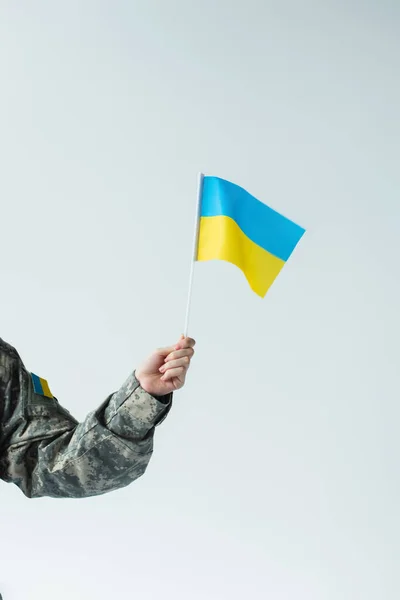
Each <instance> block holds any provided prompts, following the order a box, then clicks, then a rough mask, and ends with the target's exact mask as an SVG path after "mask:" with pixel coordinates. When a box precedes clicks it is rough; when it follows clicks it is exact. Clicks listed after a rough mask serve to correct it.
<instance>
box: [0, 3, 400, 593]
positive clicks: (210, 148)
mask: <svg viewBox="0 0 400 600" xmlns="http://www.w3.org/2000/svg"><path fill="white" fill-rule="evenodd" d="M399 13H400V7H399V4H398V2H395V1H389V0H381V1H380V2H378V1H375V2H373V1H363V2H360V1H353V2H344V1H338V0H336V1H327V0H324V1H321V2H311V1H308V0H305V1H303V2H296V1H295V0H292V1H289V0H288V1H279V2H277V1H276V2H269V1H267V0H264V1H261V0H260V1H256V0H247V1H246V2H240V1H228V0H215V1H212V0H203V1H202V2H197V3H195V2H184V1H183V0H176V1H165V0H164V1H163V0H158V1H157V0H146V1H145V0H143V1H131V2H129V1H128V0H125V1H123V0H118V1H117V0H114V1H113V2H105V1H101V0H98V1H91V0H85V1H82V0H69V2H54V1H50V0H48V1H43V0H40V1H36V2H28V1H27V0H25V1H22V0H21V1H19V2H11V1H6V0H4V1H3V2H1V4H0V76H1V90H0V91H1V93H0V161H1V162H0V164H1V177H0V198H1V224H2V227H1V248H2V250H1V263H0V275H1V336H2V337H3V338H4V339H6V340H8V341H9V342H11V343H13V344H14V345H16V346H17V348H18V349H19V351H20V353H21V354H22V356H23V358H24V361H25V363H26V364H27V366H28V367H29V368H30V369H31V370H32V371H34V372H36V373H38V374H39V375H40V376H42V377H45V378H46V379H48V381H49V383H50V386H51V388H52V390H53V392H54V393H55V394H56V395H57V396H58V398H59V399H60V401H62V402H63V403H64V404H65V405H66V406H67V407H68V408H69V409H70V410H71V412H73V413H74V414H75V415H76V416H77V417H78V418H83V417H84V416H85V415H86V413H87V412H88V411H89V410H92V409H94V408H95V407H97V405H98V404H99V403H100V402H102V401H103V399H104V398H105V397H106V396H107V395H108V394H109V393H110V392H111V391H113V390H114V389H116V388H118V387H119V385H120V384H121V383H122V382H123V381H124V379H125V377H126V376H127V375H128V374H129V372H130V371H131V369H133V368H134V367H135V366H136V365H137V363H138V361H139V360H141V359H142V358H143V357H144V356H146V354H147V353H148V352H149V351H151V350H152V349H153V347H156V346H159V345H164V344H169V343H171V342H173V341H175V339H176V338H177V336H178V335H179V334H180V333H181V329H182V328H183V322H184V316H185V314H184V313H185V306H186V293H187V281H188V271H189V262H190V252H191V243H192V229H193V211H194V204H195V194H196V177H197V172H198V170H203V171H204V172H205V173H208V174H213V175H218V176H221V177H225V178H227V179H230V180H232V181H234V182H236V183H238V184H239V185H242V186H244V187H246V188H247V189H248V190H249V191H250V192H251V193H253V194H254V195H256V196H257V197H259V198H260V199H262V200H263V201H265V202H266V203H268V204H270V205H271V206H273V207H274V208H276V209H277V210H280V211H281V212H283V213H284V214H285V215H287V216H289V217H291V218H292V219H294V220H296V221H297V222H299V223H300V224H301V225H303V226H305V227H306V228H307V229H308V232H307V235H306V236H305V237H304V238H303V240H302V242H301V244H300V245H299V247H298V250H297V251H296V253H295V255H294V256H293V258H292V259H291V261H290V263H289V264H288V265H287V266H286V267H285V269H284V271H283V272H282V274H281V276H280V277H279V279H278V281H277V282H276V284H275V285H274V287H273V288H272V290H271V291H270V293H269V294H268V296H267V297H266V298H265V300H260V299H258V298H257V296H255V295H254V294H253V293H252V292H251V291H250V290H249V288H248V287H247V284H246V282H245V280H244V278H243V276H242V275H241V273H240V272H239V271H238V270H237V269H235V268H234V267H233V266H230V265H228V264H223V263H210V264H200V265H196V273H195V286H194V296H193V312H192V319H191V326H190V333H191V334H192V335H193V336H195V337H196V338H197V340H198V353H197V356H196V360H195V363H194V365H193V368H192V370H191V372H190V378H189V379H188V383H187V387H186V388H185V390H184V391H182V392H181V393H180V394H179V395H177V396H176V401H175V407H174V410H173V412H172V413H171V415H170V417H169V418H168V420H167V421H166V422H165V423H164V424H163V426H162V428H160V429H159V430H158V432H157V438H156V447H155V454H154V458H153V461H152V463H151V466H150V467H149V470H148V472H147V474H146V476H145V477H144V478H143V479H141V480H140V481H139V482H138V483H137V484H134V485H133V486H132V487H130V488H127V489H125V490H121V491H120V492H117V493H114V494H111V495H108V496H104V497H99V498H94V499H88V500H82V501H54V500H50V499H43V500H37V501H28V500H26V499H25V498H24V497H23V496H22V494H21V493H20V492H19V491H18V490H17V489H16V488H14V487H13V486H5V485H2V486H1V508H2V510H1V519H0V526H1V530H0V531H1V533H0V538H1V549H0V553H1V563H0V564H1V572H0V590H1V592H2V594H3V596H4V600H20V599H21V600H22V599H23V600H39V599H40V600H47V599H49V600H50V599H52V598H57V600H64V599H67V598H74V600H80V599H81V598H82V599H90V598H96V600H103V599H104V600H105V599H106V598H110V597H112V598H140V599H141V600H150V599H158V598H162V599H169V598H174V599H176V600H177V599H185V600H186V599H190V600H198V599H207V600H214V599H218V600H219V599H228V598H229V599H230V600H232V599H236V598H238V599H239V598H243V597H247V598H257V599H259V598H260V599H264V598H273V599H274V600H299V599H300V598H304V599H306V600H322V599H323V600H333V599H335V600H336V599H338V598H340V600H348V599H349V600H350V599H351V600H354V599H355V598H362V599H363V600H370V599H374V600H375V599H377V598H379V599H381V598H382V599H385V600H392V599H393V600H394V599H397V598H398V597H399V594H400V577H399V559H400V541H399V534H400V522H399V479H398V477H399V466H398V465H399V454H400V443H399V436H398V427H399V416H400V414H399V413H400V411H399V407H398V399H399V389H400V385H399V384H400V380H399V369H398V366H399V333H400V330H399V329H400V327H399V323H400V319H399V316H398V307H399V300H400V287H399V276H398V260H399V257H400V241H399V240H400V237H399V234H400V207H399V184H400V175H399V167H398V164H399V150H400V148H399V145H400V144H399V139H400V138H399V134H400V125H399V102H400V85H399V66H400V65H399V62H400V61H399V57H400V54H399V51H400V43H399V39H400V38H399V24H400V20H399V16H400V15H399Z"/></svg>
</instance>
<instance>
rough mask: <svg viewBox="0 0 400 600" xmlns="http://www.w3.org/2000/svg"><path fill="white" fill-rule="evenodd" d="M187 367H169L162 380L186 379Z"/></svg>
mask: <svg viewBox="0 0 400 600" xmlns="http://www.w3.org/2000/svg"><path fill="white" fill-rule="evenodd" d="M186 371H187V369H186V368H185V367H176V368H175V369H168V370H167V371H166V372H165V373H164V375H163V376H162V377H161V381H170V380H171V379H179V380H180V381H181V382H182V381H184V379H185V376H186Z"/></svg>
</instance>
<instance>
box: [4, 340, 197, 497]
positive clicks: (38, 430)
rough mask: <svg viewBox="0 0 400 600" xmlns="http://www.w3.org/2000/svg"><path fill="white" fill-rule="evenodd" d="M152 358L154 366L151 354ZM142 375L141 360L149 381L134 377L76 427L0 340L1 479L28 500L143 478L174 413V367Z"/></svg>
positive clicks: (102, 489)
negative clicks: (160, 431)
mask: <svg viewBox="0 0 400 600" xmlns="http://www.w3.org/2000/svg"><path fill="white" fill-rule="evenodd" d="M155 354H156V353H155ZM170 355H171V351H170V349H169V352H168V356H170ZM158 356H159V360H161V358H160V354H159V353H158ZM168 356H167V357H166V356H165V355H164V356H163V357H162V362H163V363H164V360H165V361H167V358H168ZM169 360H171V359H169ZM152 361H153V362H152V364H151V367H152V368H153V367H154V364H153V363H154V355H153V357H152ZM147 362H148V361H147ZM173 363H176V361H172V362H171V365H172V364H173ZM158 366H160V365H158ZM153 370H154V369H153ZM157 370H158V369H157ZM147 371H148V369H147ZM147 371H146V363H145V366H144V368H142V369H141V375H140V376H141V378H142V379H143V382H146V383H143V382H142V380H141V382H140V383H139V379H138V377H137V376H136V374H135V373H134V374H132V375H131V376H130V377H129V378H128V380H127V381H126V382H125V384H124V385H123V386H122V387H121V388H120V389H119V390H118V391H117V392H116V393H114V394H112V395H111V396H109V397H108V399H107V400H106V401H105V402H104V403H103V404H102V405H101V406H100V407H99V408H98V409H97V410H96V411H94V412H92V413H90V414H89V415H88V416H87V417H86V419H85V420H84V421H83V422H82V423H78V422H77V421H76V420H75V419H74V418H73V417H72V416H71V415H70V414H69V413H68V411H66V410H65V409H64V408H62V407H61V406H60V404H59V403H58V401H57V400H56V399H55V398H46V397H44V396H42V395H40V394H38V393H36V392H35V390H34V386H33V383H32V378H31V374H30V373H29V372H28V371H27V370H26V369H25V367H24V365H23V363H22V361H21V359H20V357H19V355H18V354H17V352H16V351H15V350H14V349H13V348H12V347H11V346H8V344H5V343H4V342H3V341H1V340H0V417H1V433H0V477H1V478H2V479H3V480H4V481H7V482H12V483H15V484H16V485H17V486H19V487H20V488H21V490H22V491H23V493H24V494H25V495H26V496H28V497H30V498H34V497H40V496H52V497H58V498H79V497H86V496H93V495H99V494H103V493H106V492H109V491H112V490H115V489H118V488H121V487H124V486H126V485H128V484H130V483H131V482H132V481H134V480H135V479H137V478H138V477H140V476H141V475H142V474H143V473H144V472H145V470H146V468H147V465H148V463H149V461H150V458H151V455H152V451H153V437H154V429H155V427H156V426H157V425H158V424H159V423H160V422H161V421H162V420H163V419H164V418H165V417H166V415H167V414H168V412H169V410H170V408H171V402H172V391H173V389H172V388H173V383H172V382H173V381H174V379H175V378H176V368H173V369H171V370H170V375H168V373H167V376H166V375H165V373H164V374H161V373H159V374H158V375H157V376H155V375H154V374H153V375H151V376H152V377H153V379H154V377H156V380H154V382H153V384H150V385H147V382H148V380H149V377H150V375H149V373H148V372H147ZM185 372H186V371H185ZM155 383H157V385H155ZM142 385H145V386H146V389H147V390H150V391H151V392H153V393H154V395H152V394H151V393H150V391H146V390H145V389H144V387H142ZM152 387H153V388H154V390H155V391H153V390H152V389H151V388H152ZM157 392H158V393H157ZM156 393H157V395H156Z"/></svg>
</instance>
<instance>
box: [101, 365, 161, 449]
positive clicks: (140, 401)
mask: <svg viewBox="0 0 400 600" xmlns="http://www.w3.org/2000/svg"><path fill="white" fill-rule="evenodd" d="M171 406H172V394H168V395H167V396H162V397H161V398H156V397H154V396H152V395H151V394H149V393H148V392H146V391H145V390H144V389H143V388H142V387H141V386H140V384H139V382H138V380H137V379H136V376H135V373H132V375H130V377H129V378H128V379H127V380H126V382H125V383H124V385H123V386H122V387H121V388H120V389H119V390H118V392H116V393H115V394H113V396H111V398H110V401H109V403H108V407H107V409H106V414H105V419H106V422H107V426H108V428H109V429H110V430H111V431H113V432H114V433H115V434H117V435H120V436H122V437H126V438H129V439H133V438H135V439H137V438H140V439H143V438H144V437H145V436H146V435H147V433H148V432H149V431H150V430H151V429H153V428H154V427H156V426H157V425H159V424H160V423H161V422H162V421H163V420H164V419H165V418H166V416H167V415H168V413H169V411H170V410H171Z"/></svg>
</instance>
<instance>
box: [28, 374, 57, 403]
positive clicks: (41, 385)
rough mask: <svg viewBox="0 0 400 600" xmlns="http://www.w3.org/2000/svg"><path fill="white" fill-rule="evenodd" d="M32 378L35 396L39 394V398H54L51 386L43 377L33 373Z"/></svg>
mask: <svg viewBox="0 0 400 600" xmlns="http://www.w3.org/2000/svg"><path fill="white" fill-rule="evenodd" d="M31 378H32V383H33V390H34V392H35V394H38V395H39V396H44V397H45V398H54V396H53V394H52V393H51V391H50V388H49V384H48V383H47V381H46V380H45V379H42V377H38V376H37V375H34V374H33V373H31Z"/></svg>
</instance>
